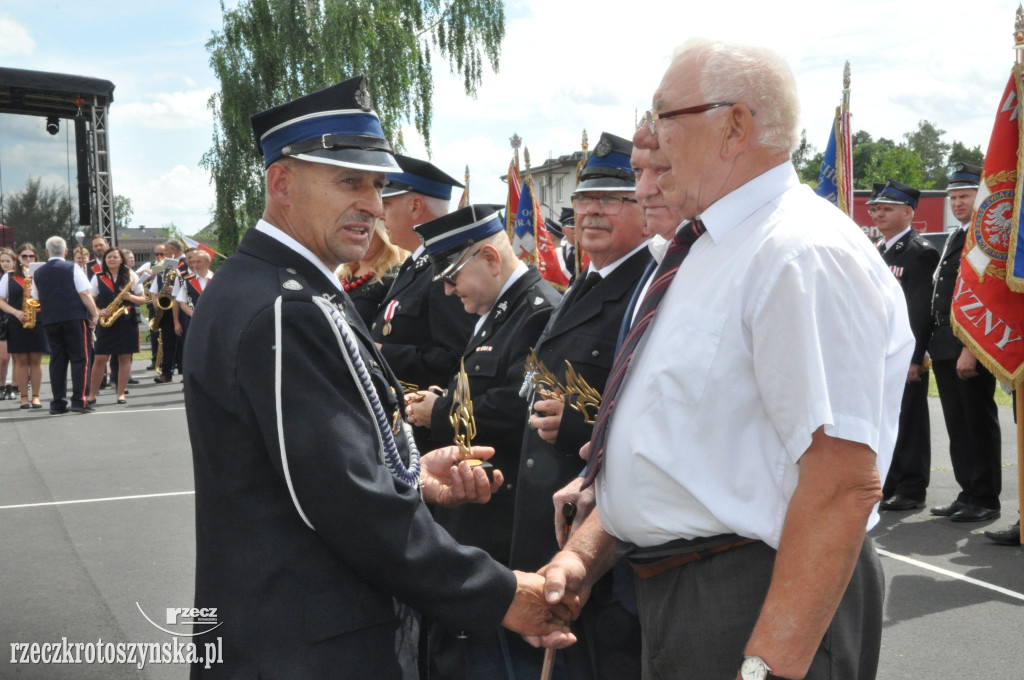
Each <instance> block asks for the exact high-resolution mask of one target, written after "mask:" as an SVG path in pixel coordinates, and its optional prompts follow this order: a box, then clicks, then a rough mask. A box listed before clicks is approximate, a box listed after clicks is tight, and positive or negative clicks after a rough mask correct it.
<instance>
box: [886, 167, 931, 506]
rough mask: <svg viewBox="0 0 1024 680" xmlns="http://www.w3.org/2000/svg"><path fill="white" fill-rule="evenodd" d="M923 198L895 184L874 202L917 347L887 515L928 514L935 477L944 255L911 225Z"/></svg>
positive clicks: (888, 492) (909, 375)
mask: <svg viewBox="0 0 1024 680" xmlns="http://www.w3.org/2000/svg"><path fill="white" fill-rule="evenodd" d="M920 198H921V192H920V191H918V190H917V189H914V188H913V187H909V186H907V185H906V184H901V183H900V182H897V181H895V180H892V179H890V180H888V181H887V182H886V183H885V185H884V186H883V187H882V188H881V189H879V190H878V191H877V193H876V195H875V197H874V198H873V199H872V200H871V204H872V206H873V207H874V211H873V214H872V219H874V221H875V225H876V226H877V227H878V230H879V231H880V232H882V239H881V240H879V242H878V244H877V245H878V252H879V253H881V255H882V259H883V260H885V263H886V264H887V265H889V269H890V270H892V273H893V275H894V276H895V277H896V280H897V281H899V282H900V286H901V287H902V288H903V295H904V296H905V297H906V300H907V312H908V313H909V315H910V329H911V331H912V332H913V333H914V341H915V344H914V354H913V356H912V358H911V362H910V368H909V369H908V371H907V384H906V386H905V387H904V390H903V401H902V403H901V405H900V420H899V433H898V435H897V437H896V449H895V450H894V451H893V455H892V465H891V466H890V467H889V473H888V475H887V476H886V478H885V483H884V484H883V485H882V496H883V500H882V503H881V505H880V506H879V507H880V508H881V509H882V510H913V509H916V508H923V507H924V499H925V495H926V494H927V492H928V480H929V473H930V471H931V460H932V447H931V429H930V426H929V422H928V368H927V366H926V365H925V352H926V351H927V349H928V340H929V339H930V338H931V333H932V318H931V283H932V281H931V279H932V272H934V271H935V266H936V265H937V264H938V262H939V253H938V251H937V250H935V248H934V247H932V245H931V244H930V243H928V241H926V240H925V239H924V238H923V237H921V236H919V235H918V233H917V231H916V230H915V229H914V227H913V226H912V224H911V223H912V222H913V220H914V211H915V210H916V209H917V202H918V200H919V199H920Z"/></svg>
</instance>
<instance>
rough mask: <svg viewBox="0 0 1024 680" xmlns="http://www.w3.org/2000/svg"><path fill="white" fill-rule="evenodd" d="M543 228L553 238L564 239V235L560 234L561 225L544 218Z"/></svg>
mask: <svg viewBox="0 0 1024 680" xmlns="http://www.w3.org/2000/svg"><path fill="white" fill-rule="evenodd" d="M544 228H545V229H547V230H548V233H549V234H551V235H553V236H557V237H558V238H564V237H565V234H563V233H562V227H561V225H560V224H558V222H555V221H554V220H552V219H550V218H547V217H545V218H544Z"/></svg>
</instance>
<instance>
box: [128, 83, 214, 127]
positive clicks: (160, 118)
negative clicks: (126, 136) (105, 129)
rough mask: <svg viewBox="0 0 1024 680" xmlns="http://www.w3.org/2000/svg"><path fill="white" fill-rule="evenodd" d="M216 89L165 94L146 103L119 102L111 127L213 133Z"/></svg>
mask: <svg viewBox="0 0 1024 680" xmlns="http://www.w3.org/2000/svg"><path fill="white" fill-rule="evenodd" d="M213 92H214V91H213V89H212V88H204V89H201V90H188V91H184V92H161V93H157V94H154V95H152V96H150V97H148V98H147V99H145V100H136V101H129V102H124V103H118V104H117V105H116V107H112V108H111V125H112V126H113V125H114V124H115V123H116V124H120V125H137V126H139V127H143V128H149V129H154V130H210V129H212V126H213V114H212V113H211V112H210V110H209V109H208V108H207V102H208V101H209V99H210V96H211V95H212V94H213Z"/></svg>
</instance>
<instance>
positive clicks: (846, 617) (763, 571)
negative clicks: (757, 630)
mask: <svg viewBox="0 0 1024 680" xmlns="http://www.w3.org/2000/svg"><path fill="white" fill-rule="evenodd" d="M774 563H775V550H774V549H772V548H770V547H768V546H767V545H765V544H764V543H760V542H757V543H751V544H749V545H744V546H740V547H738V548H734V549H732V550H729V551H727V552H724V553H721V554H718V555H712V556H711V557H709V558H707V559H702V560H697V561H695V562H691V563H689V564H686V565H683V566H681V567H677V568H675V569H670V570H669V571H666V572H664V573H662V574H660V575H658V576H654V577H652V578H647V579H640V578H637V579H636V593H637V606H638V609H639V615H640V629H641V631H642V638H643V678H644V680H688V679H691V678H692V679H693V680H717V679H720V680H734V679H735V678H736V674H737V672H738V671H739V667H740V664H741V663H742V661H743V649H744V647H745V646H746V644H747V640H748V639H749V638H750V634H751V632H752V631H753V629H754V624H755V623H756V622H757V617H758V615H759V614H760V611H761V605H762V604H763V603H764V598H765V595H766V594H767V592H768V585H769V583H770V581H771V575H772V567H773V565H774ZM884 591H885V580H884V577H883V574H882V566H881V564H880V563H879V561H878V556H877V555H876V554H875V550H874V548H873V547H872V545H871V543H870V542H869V541H868V540H867V539H865V540H864V545H863V547H862V548H861V552H860V557H859V558H858V561H857V566H856V568H855V570H854V572H853V577H852V578H851V579H850V585H849V586H848V587H847V589H846V594H845V595H844V596H843V599H842V602H841V603H840V604H839V609H838V610H837V611H836V614H835V616H834V617H833V619H832V623H831V625H830V626H829V628H828V630H827V631H826V632H825V636H824V638H823V639H822V641H821V644H820V645H819V646H818V651H817V653H816V654H815V656H814V661H813V662H812V663H811V668H810V670H809V671H808V673H807V676H806V677H807V680H826V679H827V680H873V678H874V677H875V673H876V671H877V669H878V654H879V647H880V645H881V638H882V599H883V595H884Z"/></svg>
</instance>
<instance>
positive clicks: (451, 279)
mask: <svg viewBox="0 0 1024 680" xmlns="http://www.w3.org/2000/svg"><path fill="white" fill-rule="evenodd" d="M480 250H483V248H480ZM480 250H477V251H476V252H474V253H473V254H472V255H470V256H469V257H467V258H466V259H465V260H463V261H462V264H460V265H459V266H458V267H456V268H455V269H453V270H451V271H450V272H448V273H447V274H445V275H444V276H442V277H441V280H442V281H444V282H445V283H447V284H448V285H449V286H451V287H452V288H454V287H455V277H456V276H457V275H458V273H459V272H461V271H462V268H463V267H465V266H466V265H467V264H469V262H470V260H472V259H473V258H474V257H476V256H477V255H479V254H480Z"/></svg>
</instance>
